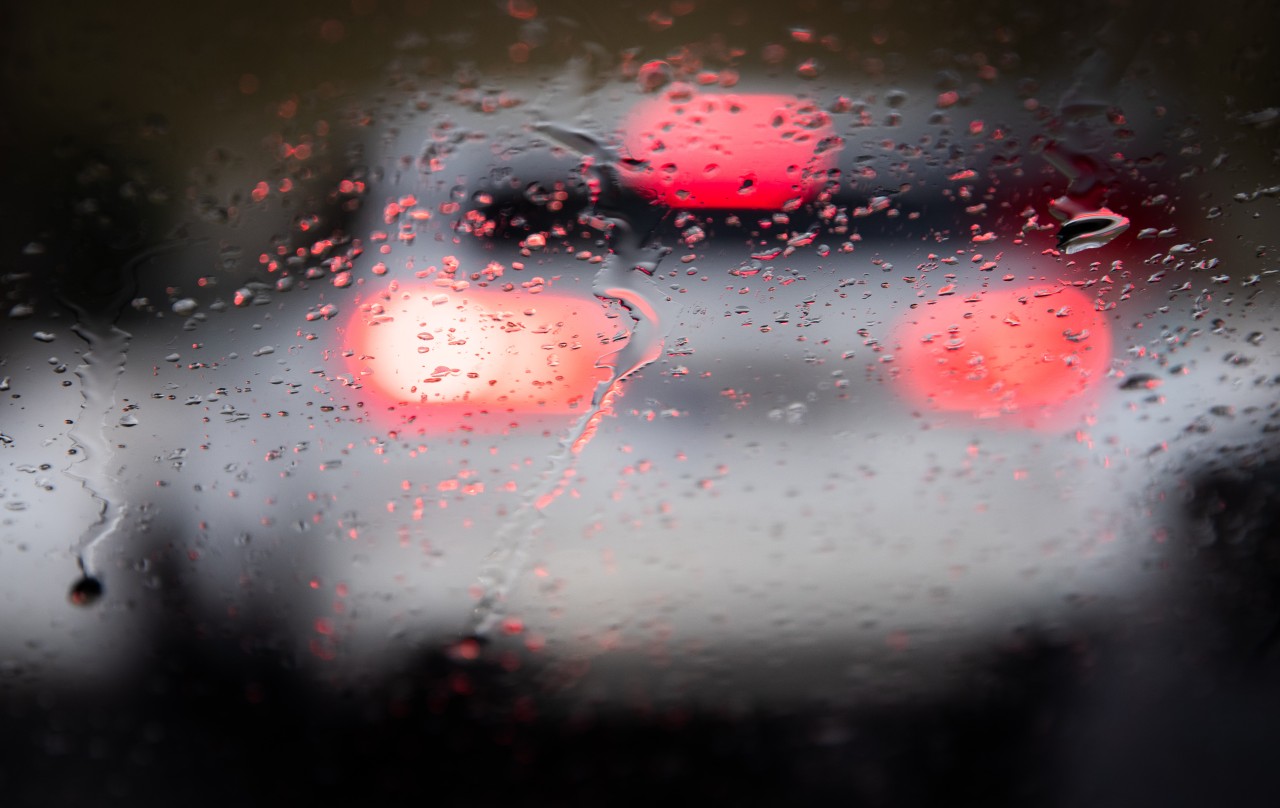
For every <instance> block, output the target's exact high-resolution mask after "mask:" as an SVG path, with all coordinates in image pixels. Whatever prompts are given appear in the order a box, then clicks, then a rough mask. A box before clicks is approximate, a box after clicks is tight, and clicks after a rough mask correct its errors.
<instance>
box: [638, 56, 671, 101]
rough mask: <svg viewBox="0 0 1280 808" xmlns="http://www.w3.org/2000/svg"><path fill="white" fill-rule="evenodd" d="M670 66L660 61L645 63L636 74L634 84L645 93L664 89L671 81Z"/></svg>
mask: <svg viewBox="0 0 1280 808" xmlns="http://www.w3.org/2000/svg"><path fill="white" fill-rule="evenodd" d="M671 75H672V74H671V65H669V64H667V63H666V62H664V61H662V60H660V59H654V60H653V61H651V62H645V63H644V64H643V65H641V66H640V71H639V72H638V73H637V74H636V84H637V85H639V87H640V89H641V90H643V91H644V92H646V93H651V92H653V91H655V90H658V89H660V88H662V87H664V86H665V85H666V84H667V83H668V82H670V81H671Z"/></svg>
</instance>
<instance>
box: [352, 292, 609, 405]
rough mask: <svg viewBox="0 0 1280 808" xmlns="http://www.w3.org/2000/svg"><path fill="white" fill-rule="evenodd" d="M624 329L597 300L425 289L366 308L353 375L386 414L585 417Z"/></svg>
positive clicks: (356, 330)
mask: <svg viewBox="0 0 1280 808" xmlns="http://www.w3.org/2000/svg"><path fill="white" fill-rule="evenodd" d="M617 330H618V326H617V322H616V321H615V320H612V319H610V318H609V317H608V315H607V314H606V313H605V310H604V308H603V307H602V306H601V305H600V302H599V301H598V300H596V299H595V298H594V297H583V296H571V295H566V294H560V293H551V292H542V293H540V294H531V293H528V292H520V291H516V292H503V291H497V290H487V289H468V290H466V291H463V292H446V291H444V290H442V289H441V288H440V287H437V286H431V285H427V284H422V285H418V286H413V287H405V288H401V289H399V290H397V291H395V292H392V293H390V294H387V295H382V296H380V297H379V298H378V299H376V300H374V301H366V302H365V304H364V305H362V306H360V308H359V311H357V313H356V314H355V315H354V316H353V317H352V318H351V320H350V321H349V322H348V325H347V344H348V346H349V347H350V348H351V350H352V351H353V353H352V355H351V356H350V358H349V359H348V363H349V367H350V369H351V371H352V372H353V373H354V374H355V375H356V377H357V378H358V379H359V380H360V382H361V383H362V384H363V385H364V387H365V388H366V389H369V390H372V391H373V392H374V393H375V394H376V395H377V396H378V397H379V398H381V399H382V400H383V401H382V403H383V404H385V405H386V406H393V405H397V404H404V405H407V406H420V407H430V408H431V409H432V410H433V411H438V412H441V414H444V413H448V412H455V413H460V412H462V411H467V412H480V411H493V412H510V413H520V414H528V413H569V412H584V411H586V410H587V409H588V408H589V407H590V404H591V396H592V393H593V392H594V391H595V388H596V384H597V383H598V382H599V381H603V380H607V379H608V378H609V375H610V371H609V370H608V369H607V368H597V367H596V361H597V359H598V358H599V357H600V356H601V355H602V354H604V353H607V352H608V351H609V350H612V349H610V348H604V347H602V344H601V343H602V340H603V339H605V338H607V337H611V336H612V335H613V334H614V333H615V332H616V331H617Z"/></svg>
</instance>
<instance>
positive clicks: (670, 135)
mask: <svg viewBox="0 0 1280 808" xmlns="http://www.w3.org/2000/svg"><path fill="white" fill-rule="evenodd" d="M622 132H623V144H622V155H623V156H624V157H626V158H630V159H631V160H637V161H640V163H639V164H638V167H637V166H635V165H628V164H627V163H625V162H624V163H623V164H622V166H621V168H622V179H623V181H624V182H625V183H626V184H627V185H628V186H630V187H631V188H633V189H635V190H638V191H640V192H641V193H644V194H646V195H648V196H651V197H652V198H654V199H656V200H658V201H660V202H662V203H663V204H665V205H667V206H668V207H672V208H728V209H733V208H738V209H771V210H779V209H781V210H789V209H793V208H794V207H796V206H799V205H800V204H803V203H805V202H809V201H811V200H812V199H813V198H814V197H815V196H817V194H818V192H819V191H820V190H821V189H822V187H823V184H824V183H825V182H826V179H827V172H828V171H830V170H831V169H833V168H835V166H836V155H837V153H838V152H839V150H840V149H839V145H840V141H839V139H838V138H837V137H835V130H834V128H833V127H832V124H831V118H830V116H828V115H827V114H826V113H825V112H823V111H822V110H821V109H819V108H818V107H817V106H816V105H814V104H813V103H811V102H807V101H802V100H799V99H797V98H795V97H794V96H789V95H764V94H755V95H749V94H743V95H718V94H699V93H693V92H689V93H677V94H670V93H669V94H668V95H667V96H664V97H662V98H655V99H653V100H650V101H646V102H642V103H641V104H639V105H637V106H636V107H635V108H634V109H633V110H632V112H631V114H630V115H629V116H628V117H627V119H626V121H625V122H624V124H623V128H622Z"/></svg>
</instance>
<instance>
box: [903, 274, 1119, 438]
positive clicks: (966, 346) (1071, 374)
mask: <svg viewBox="0 0 1280 808" xmlns="http://www.w3.org/2000/svg"><path fill="white" fill-rule="evenodd" d="M898 328H899V331H898V340H897V342H898V344H899V346H900V348H899V351H898V356H897V358H898V360H899V361H898V365H899V369H900V375H899V376H898V381H899V383H900V384H901V385H902V386H903V388H904V390H905V392H906V393H907V395H908V396H909V397H910V398H912V399H914V400H915V401H917V402H918V403H920V404H921V405H923V406H926V407H929V408H931V409H935V410H943V411H949V412H968V413H972V414H973V415H976V416H979V417H990V416H995V415H1000V414H1002V413H1013V412H1017V413H1021V414H1022V415H1023V416H1024V417H1027V418H1034V416H1035V413H1036V412H1037V411H1041V410H1043V409H1045V408H1053V407H1055V406H1056V405H1059V404H1061V403H1063V402H1064V401H1066V400H1069V399H1071V398H1073V397H1076V396H1079V395H1080V394H1081V393H1083V392H1084V391H1086V390H1087V389H1089V388H1090V387H1092V386H1093V385H1095V384H1097V383H1098V382H1100V381H1101V380H1102V379H1103V377H1104V376H1105V375H1106V372H1107V368H1108V366H1109V363H1110V359H1111V336H1110V331H1109V328H1108V325H1107V322H1106V320H1105V319H1104V316H1103V315H1102V313H1100V312H1098V311H1096V310H1095V309H1094V304H1093V299H1092V298H1090V297H1089V296H1088V295H1086V294H1084V293H1083V292H1080V291H1078V290H1076V289H1073V288H1069V287H1050V288H1042V287H1023V288H1020V289H1002V290H998V291H990V290H989V291H984V292H982V293H981V294H980V295H978V296H977V297H976V298H974V297H971V298H967V299H966V298H960V297H947V298H943V299H939V300H937V301H936V302H933V303H931V304H928V305H921V306H920V307H919V308H917V309H915V310H913V311H912V312H911V313H910V314H909V315H907V317H906V318H904V320H903V321H901V322H900V323H899V326H898Z"/></svg>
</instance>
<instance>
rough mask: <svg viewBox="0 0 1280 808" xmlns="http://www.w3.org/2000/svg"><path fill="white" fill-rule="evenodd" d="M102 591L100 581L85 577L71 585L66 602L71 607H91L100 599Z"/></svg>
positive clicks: (89, 576)
mask: <svg viewBox="0 0 1280 808" xmlns="http://www.w3.org/2000/svg"><path fill="white" fill-rule="evenodd" d="M103 591H104V590H103V586H102V581H99V580H98V579H97V578H94V577H93V576H91V575H86V576H84V577H82V578H81V579H80V580H78V581H76V582H75V583H74V584H72V585H71V591H70V592H68V593H67V600H69V601H71V604H72V605H73V606H92V605H93V604H95V603H97V602H98V600H99V599H100V598H101V597H102V593H103Z"/></svg>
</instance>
